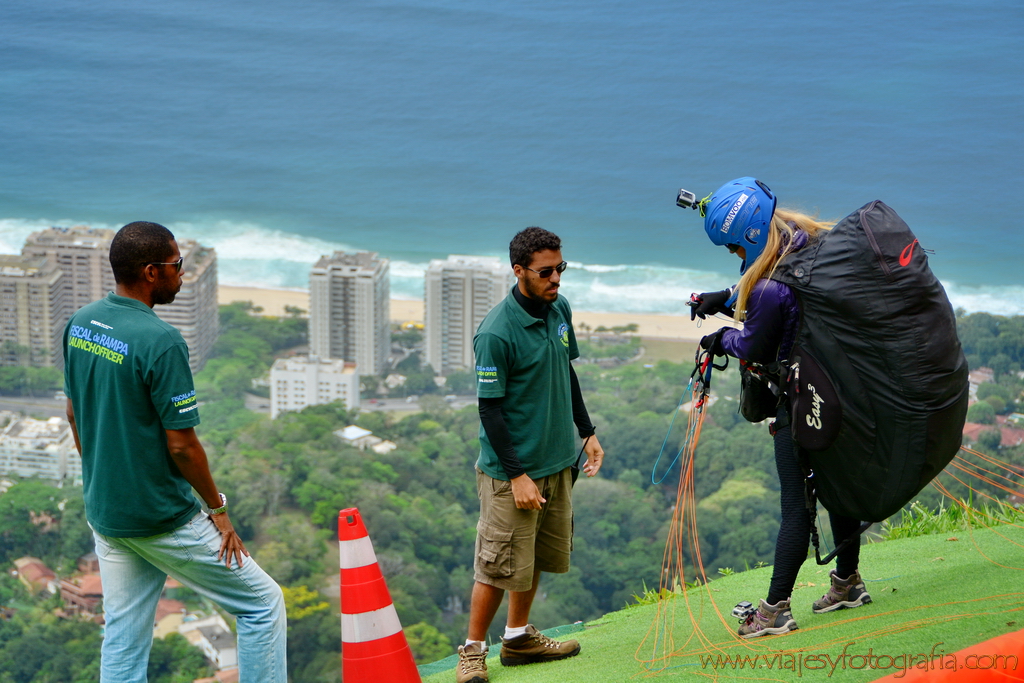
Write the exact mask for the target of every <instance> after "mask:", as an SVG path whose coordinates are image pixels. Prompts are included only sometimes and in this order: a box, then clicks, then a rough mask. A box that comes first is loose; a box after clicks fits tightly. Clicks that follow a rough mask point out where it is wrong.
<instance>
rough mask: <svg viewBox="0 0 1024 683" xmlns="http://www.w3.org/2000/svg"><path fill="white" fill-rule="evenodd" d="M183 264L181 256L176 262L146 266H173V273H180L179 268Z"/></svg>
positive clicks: (183, 259) (183, 260)
mask: <svg viewBox="0 0 1024 683" xmlns="http://www.w3.org/2000/svg"><path fill="white" fill-rule="evenodd" d="M184 263H185V257H184V256H181V257H179V258H178V260H177V261H168V262H167V263H156V262H154V263H147V264H146V265H148V266H174V272H176V273H180V272H181V266H182V264H184Z"/></svg>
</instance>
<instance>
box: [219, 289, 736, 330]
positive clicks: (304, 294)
mask: <svg viewBox="0 0 1024 683" xmlns="http://www.w3.org/2000/svg"><path fill="white" fill-rule="evenodd" d="M218 300H219V302H220V303H221V304H227V303H231V302H232V301H251V302H252V303H253V304H255V305H256V306H259V307H260V308H262V309H263V314H264V315H285V310H284V309H285V306H294V307H297V308H301V309H302V310H304V311H308V310H309V292H308V291H306V290H300V289H270V288H261V287H234V286H231V285H220V287H219V289H218ZM573 318H574V320H573V322H574V325H575V326H576V328H577V330H579V328H580V326H581V325H587V326H589V327H590V328H591V329H596V328H598V327H606V328H608V329H611V328H612V327H620V326H624V325H629V324H631V323H632V324H636V325H637V327H638V330H637V332H638V334H639V335H640V336H641V337H643V338H645V339H666V340H677V341H696V340H699V339H700V338H701V337H703V336H704V335H706V334H709V333H710V332H712V331H714V330H717V329H718V328H719V327H721V326H722V325H724V324H726V323H725V322H724V321H721V320H717V319H716V320H711V321H707V322H704V323H703V325H702V326H700V327H698V325H697V324H696V323H694V322H690V318H689V317H688V316H676V315H657V314H653V313H602V312H599V311H574V312H573ZM391 320H392V321H394V322H399V323H403V322H419V323H422V322H423V302H422V301H410V300H406V299H392V300H391ZM697 322H700V321H699V320H698V321H697Z"/></svg>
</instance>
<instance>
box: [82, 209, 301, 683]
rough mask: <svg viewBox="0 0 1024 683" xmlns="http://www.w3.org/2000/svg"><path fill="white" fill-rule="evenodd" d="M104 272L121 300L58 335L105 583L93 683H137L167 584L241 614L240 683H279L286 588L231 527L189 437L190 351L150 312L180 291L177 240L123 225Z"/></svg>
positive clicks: (99, 305) (193, 420) (90, 310)
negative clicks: (107, 271) (174, 581)
mask: <svg viewBox="0 0 1024 683" xmlns="http://www.w3.org/2000/svg"><path fill="white" fill-rule="evenodd" d="M110 265H111V267H112V269H113V271H114V280H115V281H116V283H117V291H116V292H111V293H110V294H109V295H108V296H107V297H106V298H105V299H100V300H99V301H95V302H93V303H91V304H89V305H87V306H84V307H82V308H81V309H80V310H79V311H78V312H77V313H76V314H75V315H73V316H72V318H71V320H70V321H69V322H68V325H67V327H66V328H65V330H64V393H66V394H67V396H68V403H67V415H68V420H69V421H70V422H71V430H72V434H73V435H74V438H75V445H76V446H77V447H78V451H79V453H80V454H81V456H82V479H83V484H84V494H85V513H86V519H87V520H88V522H89V526H90V527H91V528H92V530H93V536H94V540H95V542H96V555H97V556H98V557H99V561H100V576H101V578H102V579H103V607H104V616H105V618H106V628H105V632H104V638H103V647H102V651H101V657H100V683H115V682H116V683H145V681H146V669H147V663H148V661H149V651H150V647H151V645H152V643H153V619H154V614H155V613H156V607H157V601H158V600H159V598H160V593H161V592H162V591H163V586H164V582H165V580H166V579H167V576H168V575H169V576H173V577H174V578H175V579H177V580H178V581H180V582H181V583H183V584H185V585H186V586H189V587H190V588H192V589H193V590H195V591H197V592H198V593H200V594H202V595H204V596H207V597H209V598H211V599H213V600H214V601H215V602H217V603H218V604H220V605H221V607H223V608H224V609H225V610H227V611H228V612H229V613H231V614H234V615H235V616H236V618H237V631H238V663H239V676H240V679H239V680H240V681H241V683H256V682H257V681H258V682H260V683H265V682H270V683H286V680H287V674H286V668H285V636H286V623H285V614H284V599H283V597H282V594H281V589H280V587H278V585H277V584H276V583H275V582H274V580H273V579H271V578H270V576H268V575H267V574H266V572H264V571H263V570H262V569H260V568H259V566H258V565H257V564H256V562H255V561H253V560H252V559H251V558H250V557H249V553H248V552H247V551H246V550H245V546H244V545H243V544H242V540H241V539H240V538H239V537H238V534H237V533H235V530H234V527H233V526H232V524H231V520H230V519H229V518H228V513H227V507H228V505H227V498H226V497H225V496H224V495H223V494H222V493H220V492H219V491H218V489H217V486H216V484H214V481H213V477H212V475H211V474H210V468H209V465H208V464H207V460H206V452H205V450H204V449H203V446H202V444H201V443H200V442H199V439H198V438H197V437H196V432H195V426H196V425H197V424H199V411H198V409H197V407H198V402H197V396H196V392H195V387H194V385H193V383H192V372H191V370H190V369H189V364H188V347H187V346H186V345H185V341H184V339H182V337H181V333H179V332H178V330H176V329H175V328H174V327H172V326H171V325H169V324H167V323H166V322H164V321H163V320H161V319H160V318H158V317H157V315H156V314H155V313H154V312H153V306H154V305H157V304H169V303H171V302H172V301H174V297H175V295H176V294H177V293H178V291H179V290H180V289H181V266H182V259H181V253H180V252H179V250H178V245H177V243H176V242H175V241H174V235H172V234H171V232H170V231H169V230H168V229H167V228H165V227H163V226H162V225H157V224H156V223H144V222H137V223H130V224H128V225H126V226H125V227H123V228H121V230H120V231H118V233H117V235H116V236H115V237H114V239H113V241H112V242H111V244H110ZM193 489H195V491H196V492H197V493H198V494H199V496H200V497H201V498H202V499H203V500H204V501H205V502H206V504H207V505H208V506H209V508H210V511H209V513H206V512H203V511H202V508H201V506H200V504H199V501H197V500H196V498H195V496H194V495H193V493H192V490H193Z"/></svg>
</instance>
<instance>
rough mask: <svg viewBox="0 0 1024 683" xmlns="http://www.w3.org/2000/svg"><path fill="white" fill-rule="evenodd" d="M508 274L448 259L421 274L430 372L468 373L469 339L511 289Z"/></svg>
mask: <svg viewBox="0 0 1024 683" xmlns="http://www.w3.org/2000/svg"><path fill="white" fill-rule="evenodd" d="M512 280H513V276H512V269H511V268H510V267H509V265H508V264H507V263H504V262H502V261H501V260H500V259H498V258H493V257H485V256H449V257H448V259H447V260H443V261H442V260H440V259H436V260H434V261H431V262H430V266H429V267H428V268H427V274H426V286H425V292H426V310H425V313H424V317H425V320H424V322H425V328H426V337H427V338H426V361H427V362H428V363H430V366H431V367H432V368H434V371H435V372H439V373H441V374H443V375H447V374H448V373H450V372H452V371H453V370H460V369H466V368H472V367H473V335H474V334H476V328H477V327H479V326H480V322H481V321H482V320H483V319H484V318H485V317H486V316H487V314H488V313H489V312H490V310H491V309H492V308H494V307H495V306H497V305H498V303H500V302H501V300H502V299H504V298H505V297H506V296H507V295H508V292H509V289H510V287H511V286H512Z"/></svg>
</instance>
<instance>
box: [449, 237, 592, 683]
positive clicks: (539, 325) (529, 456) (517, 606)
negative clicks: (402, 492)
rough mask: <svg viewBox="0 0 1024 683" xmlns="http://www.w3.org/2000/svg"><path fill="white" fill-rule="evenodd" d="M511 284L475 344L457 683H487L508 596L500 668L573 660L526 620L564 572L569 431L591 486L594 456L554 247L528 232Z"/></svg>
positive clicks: (516, 243)
mask: <svg viewBox="0 0 1024 683" xmlns="http://www.w3.org/2000/svg"><path fill="white" fill-rule="evenodd" d="M509 257H510V260H511V262H512V270H513V272H514V273H515V276H516V279H517V283H516V285H515V286H514V287H513V288H512V291H511V292H510V293H509V295H508V296H507V297H505V299H504V301H502V302H501V303H500V304H498V305H497V306H495V307H494V309H493V310H492V311H491V312H490V313H489V314H488V315H487V317H486V318H485V319H484V321H483V322H482V323H480V328H479V329H478V330H477V333H476V336H475V337H474V338H473V350H474V352H475V353H476V375H477V396H478V399H479V404H480V423H481V427H480V458H479V460H478V461H477V493H478V495H479V497H480V521H479V523H478V524H477V539H476V563H475V566H474V579H475V584H474V586H473V597H472V603H471V605H470V612H469V638H468V639H467V640H466V644H465V645H462V646H460V647H459V663H458V665H457V667H456V681H457V683H484V682H485V681H487V680H488V678H487V665H486V662H485V660H486V657H487V645H486V643H485V638H486V637H487V629H488V628H490V625H491V622H492V621H493V620H494V615H495V613H496V612H497V610H498V606H499V605H500V604H501V600H502V597H503V596H504V594H505V591H509V609H508V622H507V625H506V627H505V635H504V637H503V638H502V647H501V663H502V664H503V665H505V666H515V665H518V664H529V663H532V662H542V661H550V660H555V659H564V658H566V657H573V656H575V655H577V654H579V651H580V646H579V643H577V642H576V641H575V640H570V641H565V642H558V641H555V640H552V639H550V638H548V637H547V636H545V635H544V634H542V633H540V632H539V631H537V629H536V628H534V627H533V626H532V625H531V624H530V623H529V618H530V608H531V606H532V605H533V598H534V596H535V595H536V593H537V585H538V582H539V580H540V573H541V572H542V571H546V572H553V573H564V572H567V571H569V553H570V551H571V550H572V485H573V483H574V482H575V479H576V476H575V475H576V471H575V465H576V459H577V457H578V456H577V454H576V446H575V438H574V435H573V426H574V425H575V427H576V430H577V432H578V433H579V435H580V438H582V439H584V445H583V450H584V451H585V452H586V454H587V462H586V464H585V465H584V466H583V471H584V472H585V473H586V474H587V475H588V476H591V477H593V476H594V475H596V474H597V472H598V470H600V469H601V462H602V460H603V458H604V450H602V448H601V445H600V443H598V440H597V437H596V436H594V426H593V425H592V424H591V423H590V418H589V416H588V415H587V409H586V406H585V405H584V403H583V395H582V393H581V392H580V387H579V381H578V380H577V379H576V373H575V371H574V370H573V368H572V364H571V363H570V361H571V360H573V359H574V358H577V357H578V356H579V351H578V349H577V348H576V335H575V333H574V331H573V328H572V310H571V309H570V308H569V304H568V302H566V301H565V299H563V298H561V297H559V296H558V287H559V283H560V281H561V273H562V272H563V271H564V270H565V267H566V264H565V261H563V260H562V243H561V240H560V239H559V238H558V237H557V236H556V235H554V234H553V233H550V232H548V231H547V230H542V229H541V228H527V229H526V230H523V231H522V232H520V233H519V234H517V235H516V236H515V237H514V238H513V239H512V242H511V244H510V245H509Z"/></svg>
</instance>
